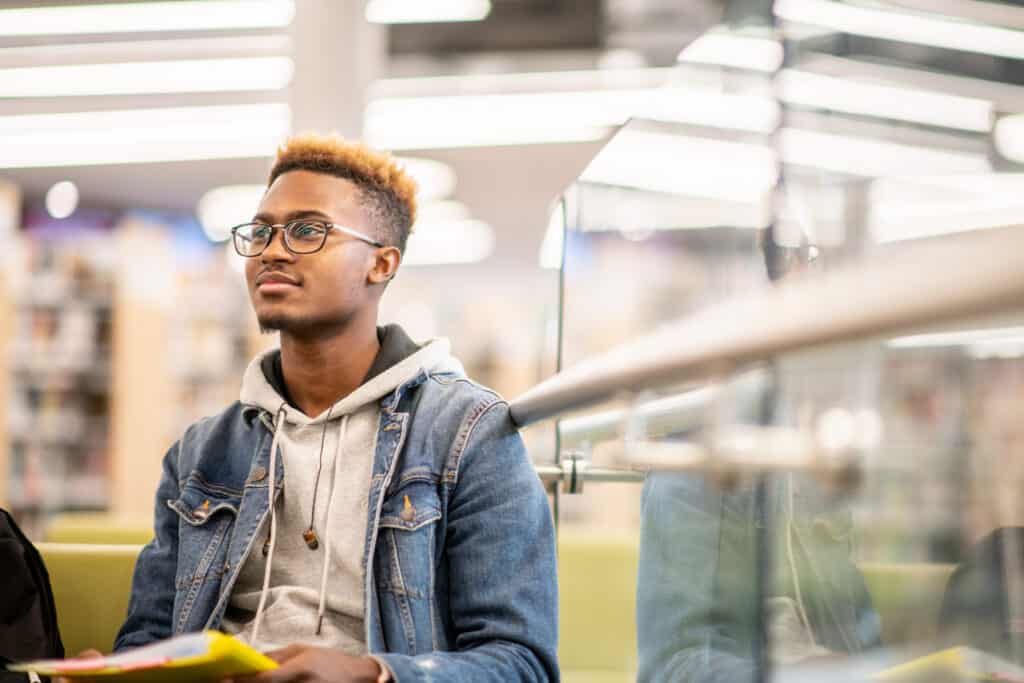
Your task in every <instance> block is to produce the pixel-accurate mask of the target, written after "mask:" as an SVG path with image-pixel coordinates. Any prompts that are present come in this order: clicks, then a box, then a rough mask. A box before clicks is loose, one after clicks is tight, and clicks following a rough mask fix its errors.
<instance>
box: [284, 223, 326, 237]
mask: <svg viewBox="0 0 1024 683" xmlns="http://www.w3.org/2000/svg"><path fill="white" fill-rule="evenodd" d="M288 230H289V232H290V233H291V235H292V237H294V238H295V239H299V240H319V239H320V237H321V236H322V235H323V234H324V229H323V228H322V227H320V226H319V225H317V224H316V223H292V224H291V225H289V226H288Z"/></svg>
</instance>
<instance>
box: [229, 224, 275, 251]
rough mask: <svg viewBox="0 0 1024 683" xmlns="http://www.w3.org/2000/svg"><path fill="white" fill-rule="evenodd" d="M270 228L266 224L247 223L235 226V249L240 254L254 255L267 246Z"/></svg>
mask: <svg viewBox="0 0 1024 683" xmlns="http://www.w3.org/2000/svg"><path fill="white" fill-rule="evenodd" d="M271 232H272V230H271V228H270V226H268V225H262V224H260V223H248V224H246V225H240V226H238V227H237V228H235V251H237V252H238V253H239V254H241V255H242V256H256V255H258V254H260V253H261V252H262V251H263V250H264V249H266V248H267V242H269V241H270V234H271Z"/></svg>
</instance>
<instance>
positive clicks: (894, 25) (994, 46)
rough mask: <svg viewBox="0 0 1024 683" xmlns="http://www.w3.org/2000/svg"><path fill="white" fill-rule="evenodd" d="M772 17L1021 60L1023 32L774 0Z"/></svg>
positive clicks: (815, 0)
mask: <svg viewBox="0 0 1024 683" xmlns="http://www.w3.org/2000/svg"><path fill="white" fill-rule="evenodd" d="M775 15H776V16H778V17H780V18H782V19H785V20H787V21H792V22H796V23H804V24H811V25H814V26H821V27H823V28H828V29H831V30H833V31H837V32H840V33H851V34H854V35H862V36H868V37H871V38H880V39H883V40H892V41H897V42H901V43H912V44H915V45H925V46H928V47H938V48H943V49H947V50H959V51H963V52H975V53H978V54H987V55H995V56H997V57H1009V58H1010V59H1024V32H1022V31H1015V30H1013V29H1007V28H1002V27H998V26H987V25H979V24H972V23H968V22H964V21H957V20H953V19H941V18H937V17H933V16H924V15H919V14H910V13H905V12H893V11H885V10H881V9H875V8H871V7H860V6H856V5H851V4H847V3H841V2H833V1H832V0H777V1H776V2H775Z"/></svg>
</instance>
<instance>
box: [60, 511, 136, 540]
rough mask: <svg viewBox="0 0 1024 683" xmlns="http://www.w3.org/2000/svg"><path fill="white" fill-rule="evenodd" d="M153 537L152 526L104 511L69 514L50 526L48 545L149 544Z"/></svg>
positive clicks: (62, 515)
mask: <svg viewBox="0 0 1024 683" xmlns="http://www.w3.org/2000/svg"><path fill="white" fill-rule="evenodd" d="M152 538H153V527H152V525H151V524H139V523H138V521H136V520H133V519H126V518H124V517H117V516H115V515H111V514H107V513H103V512H66V513H64V514H60V515H57V516H56V517H54V518H53V520H52V521H51V522H50V524H49V525H47V527H46V538H45V540H46V542H47V543H110V544H117V545H145V544H146V543H149V541H150V540H151V539H152Z"/></svg>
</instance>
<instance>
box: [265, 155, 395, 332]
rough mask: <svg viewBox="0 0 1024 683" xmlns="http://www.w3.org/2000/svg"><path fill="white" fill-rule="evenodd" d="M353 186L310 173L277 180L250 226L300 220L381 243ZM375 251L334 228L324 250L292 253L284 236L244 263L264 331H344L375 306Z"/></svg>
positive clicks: (290, 174) (295, 173) (276, 236)
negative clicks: (332, 225)
mask: <svg viewBox="0 0 1024 683" xmlns="http://www.w3.org/2000/svg"><path fill="white" fill-rule="evenodd" d="M359 193H360V190H359V188H358V187H357V186H356V185H355V184H354V183H352V182H350V181H348V180H345V179H342V178H337V177H335V176H330V175H325V174H322V173H313V172H310V171H289V172H287V173H284V174H283V175H281V176H278V178H277V179H276V180H275V181H274V182H273V184H272V185H271V186H270V187H269V188H268V189H267V193H266V194H265V195H264V197H263V201H261V202H260V206H259V209H258V210H257V212H256V215H255V216H254V218H253V220H255V221H257V222H260V223H270V224H280V223H285V222H287V221H290V220H294V219H297V218H309V219H311V220H319V221H325V222H328V223H335V224H338V225H342V226H345V227H349V228H352V229H353V230H358V231H359V232H361V233H363V234H365V235H369V236H371V237H376V235H377V231H376V230H375V226H373V225H372V224H371V221H370V219H369V216H368V215H367V213H366V211H365V210H364V209H363V207H362V206H361V205H360V203H359V199H360V194H359ZM376 251H377V250H376V249H375V248H374V247H373V246H371V245H369V244H367V243H365V242H361V241H359V240H357V239H354V238H352V237H350V236H348V235H346V234H344V233H342V232H339V231H337V230H332V231H330V232H329V233H328V235H327V242H326V243H325V244H324V247H323V249H321V250H320V251H318V252H315V253H312V254H293V253H291V252H290V251H288V250H287V249H286V248H285V246H284V235H283V234H282V231H281V230H280V229H278V230H275V232H274V236H273V240H272V241H271V243H270V244H269V245H267V248H266V250H265V251H264V252H263V253H262V254H260V255H259V256H254V257H252V258H249V259H247V260H246V264H245V279H246V282H247V283H248V286H249V296H250V298H251V299H252V305H253V309H254V310H255V311H256V317H257V319H258V320H259V324H260V327H261V328H263V329H264V330H281V331H283V332H291V333H294V334H298V335H316V334H318V333H321V332H326V331H332V330H337V329H340V328H343V327H344V326H345V325H346V324H347V323H348V322H349V321H350V320H351V319H352V318H354V317H355V316H356V315H357V313H359V312H360V311H362V310H364V309H365V307H366V306H367V305H370V304H372V299H373V298H374V297H375V296H377V294H375V293H374V292H373V291H372V290H371V285H372V284H373V282H371V280H370V274H371V271H374V269H375V263H376V262H377V258H376Z"/></svg>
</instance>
